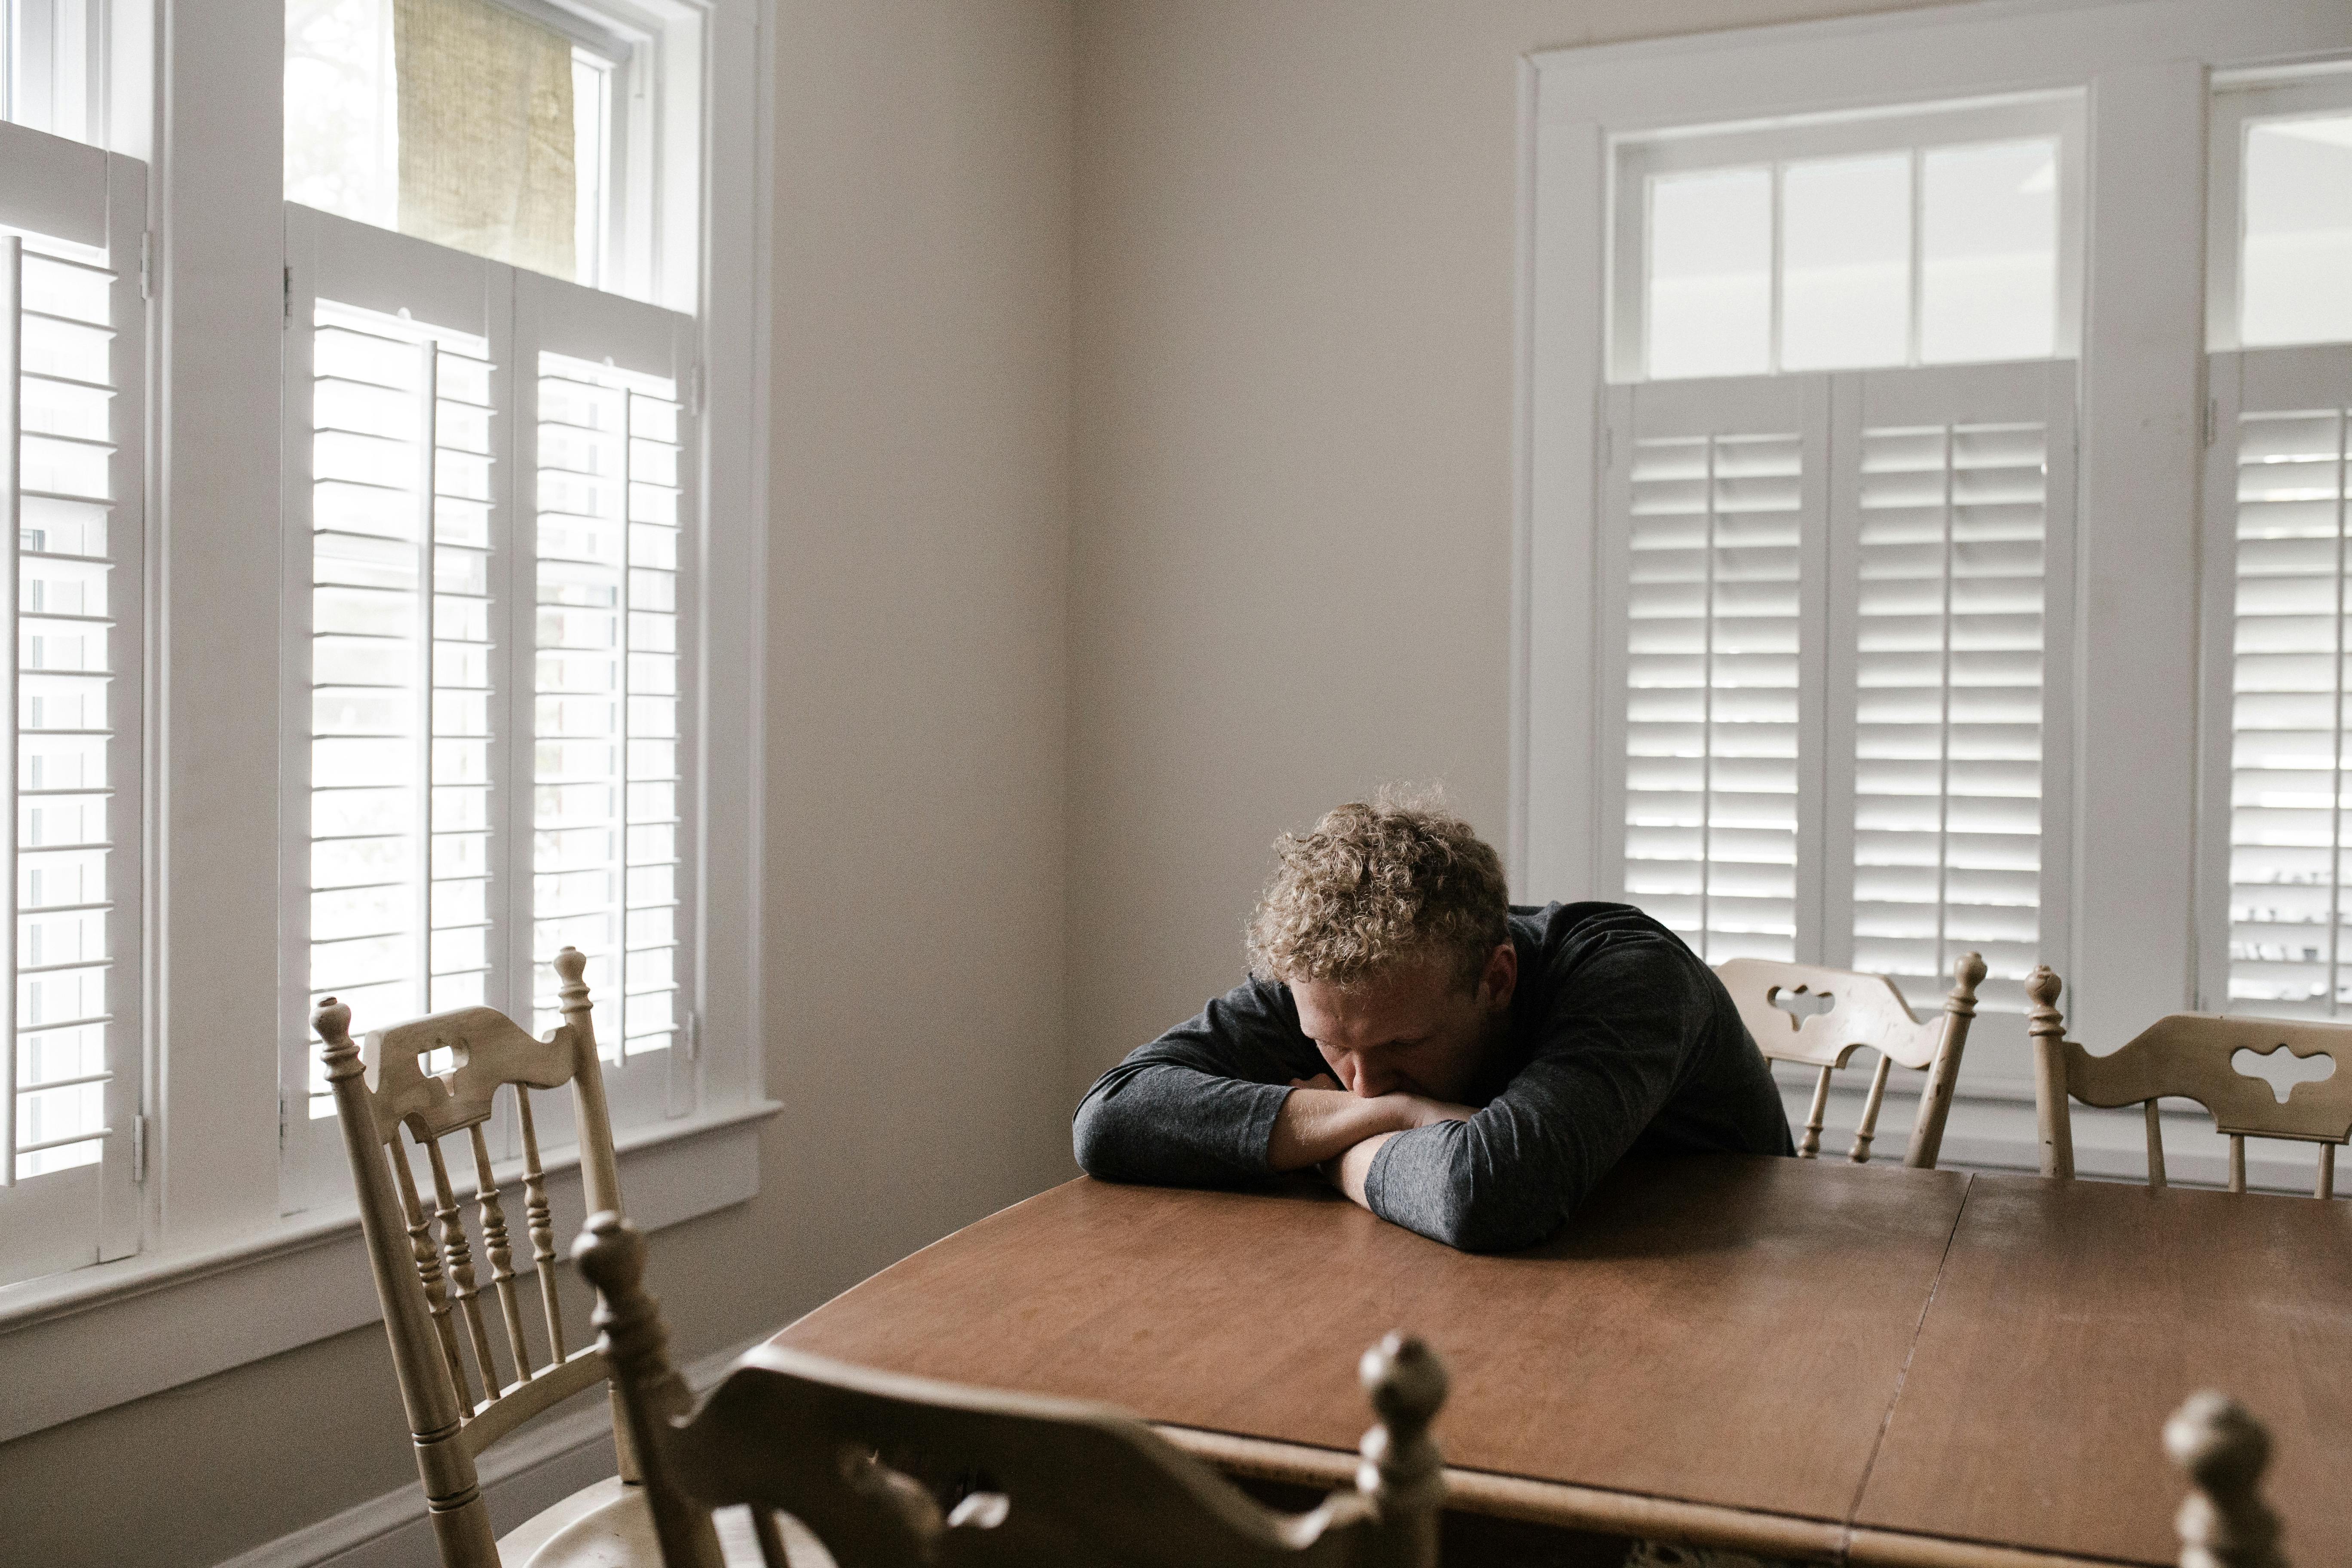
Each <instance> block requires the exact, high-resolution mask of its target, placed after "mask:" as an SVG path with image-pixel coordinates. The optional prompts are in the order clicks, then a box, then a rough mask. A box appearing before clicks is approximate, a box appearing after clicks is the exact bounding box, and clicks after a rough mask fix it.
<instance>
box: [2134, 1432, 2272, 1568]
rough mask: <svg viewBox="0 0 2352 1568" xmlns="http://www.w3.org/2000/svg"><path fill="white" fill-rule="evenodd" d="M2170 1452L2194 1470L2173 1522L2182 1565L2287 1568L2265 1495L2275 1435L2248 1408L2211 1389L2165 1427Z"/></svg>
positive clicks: (2200, 1567)
mask: <svg viewBox="0 0 2352 1568" xmlns="http://www.w3.org/2000/svg"><path fill="white" fill-rule="evenodd" d="M2164 1447H2165V1451H2166V1452H2167V1453H2168V1454H2170V1455H2171V1456H2172V1458H2173V1461H2174V1462H2175V1463H2176V1464H2178V1465H2179V1466H2180V1468H2183V1469H2185V1470H2187V1471H2188V1472H2189V1485H2190V1491H2189V1496H2188V1498H2187V1499H2186V1500H2184V1501H2183V1502H2182V1503H2181V1505H2180V1512H2179V1515H2178V1516H2177V1520H2176V1522H2177V1523H2178V1525H2179V1531H2180V1563H2181V1568H2285V1562H2286V1560H2285V1559H2284V1558H2283V1557H2281V1556H2280V1555H2279V1551H2278V1538H2279V1521H2278V1515H2277V1514H2275V1513H2273V1512H2272V1511H2271V1509H2270V1505H2269V1504H2267V1503H2265V1502H2264V1501H2263V1499H2262V1494H2261V1491H2260V1487H2261V1483H2262V1478H2263V1469H2264V1468H2267V1467H2268V1465H2269V1464H2270V1458H2271V1437H2270V1434H2269V1433H2268V1432H2266V1431H2264V1430H2263V1424H2262V1423H2261V1422H2259V1421H2257V1420H2255V1419H2254V1418H2253V1416H2252V1415H2249V1414H2248V1413H2247V1411H2246V1408H2245V1406H2244V1405H2240V1404H2239V1403H2238V1402H2237V1401H2236V1400H2234V1399H2231V1397H2229V1395H2227V1394H2216V1393H2214V1392H2213V1391H2212V1390H2210V1389H2208V1390H2206V1391H2204V1392H2203V1393H2200V1394H2190V1395H2189V1400H2188V1402H2187V1403H2186V1404H2184V1405H2181V1407H2180V1408H2179V1409H2178V1410H2176V1411H2174V1412H2173V1413H2172V1417H2171V1419H2170V1420H2168V1421H2167V1422H2165V1424H2164Z"/></svg>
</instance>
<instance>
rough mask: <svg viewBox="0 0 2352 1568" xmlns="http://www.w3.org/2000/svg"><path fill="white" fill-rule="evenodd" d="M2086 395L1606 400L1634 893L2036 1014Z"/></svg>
mask: <svg viewBox="0 0 2352 1568" xmlns="http://www.w3.org/2000/svg"><path fill="white" fill-rule="evenodd" d="M2073 401H2074V367H2073V366H2072V365H2071V364H2069V363H2063V362H2053V363H2031V364H2021V365H1980V366H1955V367H1948V368H1947V367H1936V368H1930V369H1911V370H1894V371H1883V372H1861V373H1846V374H1833V375H1832V374H1824V375H1812V376H1797V375H1790V376H1781V377H1777V378H1772V379H1770V380H1761V379H1754V380H1736V381H1734V380H1727V381H1717V382H1697V381H1694V382H1680V383H1672V384H1642V385H1637V386H1631V387H1621V388H1617V389H1614V390H1613V391H1612V397H1611V402H1610V423H1609V452H1610V461H1609V468H1608V473H1607V478H1606V481H1605V482H1606V489H1605V492H1604V494H1605V503H1606V508H1607V511H1608V515H1609V517H1610V519H1611V526H1610V527H1609V528H1608V529H1606V530H1605V531H1604V542H1605V544H1606V546H1607V550H1606V552H1605V557H1604V566H1603V569H1604V571H1605V572H1607V573H1608V574H1609V576H1608V578H1607V579H1606V581H1608V582H1610V583H1611V584H1613V591H1612V594H1611V595H1609V599H1608V603H1609V605H1610V608H1611V610H1612V621H1613V626H1612V627H1611V629H1610V630H1609V631H1608V633H1607V634H1606V635H1607V636H1608V637H1610V639H1611V645H1610V646H1612V647H1613V649H1614V650H1615V651H1616V653H1617V658H1618V663H1617V664H1616V666H1615V668H1614V669H1613V670H1612V675H1611V678H1610V679H1609V682H1608V687H1607V689H1605V691H1604V694H1603V695H1604V700H1606V701H1607V702H1608V703H1609V704H1612V710H1608V711H1606V713H1605V720H1606V721H1607V722H1608V723H1610V724H1611V725H1612V728H1613V731H1614V733H1616V734H1617V735H1619V736H1621V737H1622V742H1621V743H1622V753H1621V754H1620V756H1619V758H1618V759H1616V760H1617V762H1618V770H1619V771H1616V773H1615V776H1614V777H1613V778H1607V777H1605V778H1604V784H1605V785H1607V786H1608V787H1609V789H1610V791H1611V793H1612V813H1611V819H1612V820H1614V821H1616V822H1618V823H1621V824H1622V839H1621V840H1620V841H1619V843H1618V845H1617V846H1616V847H1617V849H1618V850H1619V851H1620V854H1621V856H1622V858H1618V859H1617V860H1616V862H1615V864H1616V866H1617V867H1618V868H1620V869H1619V872H1618V886H1619V887H1620V888H1621V889H1622V894H1623V896H1624V897H1625V898H1626V899H1627V900H1629V901H1631V902H1633V903H1636V904H1639V905H1641V906H1643V908H1645V909H1647V910H1650V911H1651V912H1652V913H1653V914H1654V915H1656V916H1657V917H1658V918H1659V919H1660V920H1661V921H1664V923H1666V924H1667V925H1669V926H1671V927H1672V928H1673V929H1674V930H1675V931H1677V932H1678V933H1680V934H1681V935H1682V936H1683V937H1684V939H1685V941H1687V942H1690V944H1691V946H1692V947H1693V948H1694V949H1695V950H1696V951H1697V952H1700V953H1701V954H1702V955H1703V956H1705V957H1706V959H1707V960H1708V961H1709V962H1711V963H1720V962H1721V961H1723V960H1724V959H1726V958H1729V957H1733V956H1738V955H1744V954H1752V955H1755V956H1759V957H1769V958H1795V959H1799V960H1805V961H1811V962H1821V963H1832V964H1836V965H1840V966H1852V967H1857V968H1862V969H1865V970H1873V971H1877V972H1881V973H1888V974H1891V975H1893V976H1895V979H1896V980H1897V982H1898V984H1901V985H1902V986H1903V987H1904V989H1905V990H1906V993H1907V994H1910V995H1911V996H1912V998H1913V999H1914V1001H1915V1004H1926V1005H1933V1004H1934V1003H1935V1002H1936V1001H1937V999H1938V998H1939V997H1940V995H1941V993H1942V992H1943V990H1944V989H1945V988H1946V986H1947V985H1948V979H1947V978H1946V976H1948V974H1949V972H1950V968H1951V964H1952V962H1953V960H1954V959H1955V958H1957V957H1958V954H1959V953H1961V952H1966V951H1969V950H1971V949H1973V950H1976V951H1979V952H1982V953H1983V954H1984V955H1985V958H1986V961H1987V963H1989V965H1990V968H1991V970H1992V974H1993V979H1992V980H1991V981H1990V983H1989V984H1988V985H1987V987H1986V991H1985V995H1986V999H1987V1003H1988V1005H1989V1006H1990V1008H1992V1009H1994V1010H2007V1011H2012V1012H2014V1011H2021V1009H2022V1006H2023V991H2022V984H2021V982H2022V981H2023V978H2024V976H2025V974H2026V973H2027V972H2028V971H2029V970H2030V969H2031V968H2032V965H2033V964H2034V963H2036V962H2039V960H2040V958H2041V956H2042V952H2043V950H2044V949H2045V948H2052V950H2053V951H2055V948H2054V947H2052V944H2053V943H2055V942H2060V941H2061V940H2063V927H2064V915H2065V910H2064V905H2065V894H2064V887H2063V882H2064V874H2065V873H2064V867H2065V862H2066V853H2065V851H2066V824H2065V818H2064V808H2063V803H2064V800H2065V798H2066V793H2067V778H2068V773H2067V770H2066V768H2065V767H2064V765H2063V757H2059V758H2053V757H2052V756H2051V755H2050V754H2049V748H2048V747H2047V746H2046V745H2045V739H2046V738H2047V737H2048V736H2050V735H2052V734H2063V731H2064V728H2065V724H2064V720H2063V714H2064V712H2065V710H2066V709H2065V704H2066V701H2067V697H2068V693H2067V689H2066V681H2065V679H2064V672H2063V668H2053V666H2052V664H2051V661H2050V660H2049V659H2048V658H2045V650H2046V649H2047V648H2049V647H2063V646H2064V638H2065V629H2064V627H2065V605H2066V603H2067V601H2068V599H2069V598H2070V596H2071V594H2072V591H2073V590H2072V578H2071V569H2070V564H2069V563H2071V560H2072V551H2073V543H2072V538H2073V534H2072V522H2073V502H2072V498H2073V491H2074V466H2073V455H2074V425H2073V415H2072V409H2073ZM2062 662H2063V661H2062ZM1607 732H1610V731H1604V733H1607Z"/></svg>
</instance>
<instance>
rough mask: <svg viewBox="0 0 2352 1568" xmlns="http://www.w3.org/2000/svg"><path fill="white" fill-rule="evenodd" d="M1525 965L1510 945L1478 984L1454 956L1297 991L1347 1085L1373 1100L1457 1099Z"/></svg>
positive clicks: (1313, 1033)
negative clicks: (1467, 978) (1468, 980)
mask: <svg viewBox="0 0 2352 1568" xmlns="http://www.w3.org/2000/svg"><path fill="white" fill-rule="evenodd" d="M1518 967H1519V966H1518V953H1517V950H1516V949H1514V948H1513V947H1512V946H1511V944H1510V943H1508V942H1504V943H1503V944H1501V945H1500V946H1498V947H1496V949H1495V951H1494V952H1493V953H1491V954H1489V955H1488V957H1487V960H1486V971H1485V973H1482V974H1481V975H1480V976H1479V977H1478V981H1477V983H1476V984H1474V985H1465V984H1463V983H1462V972H1461V970H1460V969H1459V968H1458V967H1456V965H1455V964H1454V962H1453V960H1452V959H1451V958H1450V957H1449V958H1443V959H1418V960H1414V961H1412V962H1410V963H1401V964H1398V965H1396V966H1395V967H1393V968H1391V969H1388V970H1384V971H1382V972H1381V973H1378V974H1374V975H1371V976H1369V977H1367V978H1366V979H1363V980H1360V981H1359V982H1357V983H1356V984H1353V985H1349V986H1347V987H1344V988H1343V987H1340V986H1338V985H1334V984H1331V983H1330V982H1328V981H1323V980H1297V981H1293V982H1291V985H1290V995H1291V999H1292V1000H1293V1001H1295V1002H1296V1003H1297V1005H1298V1026H1299V1028H1300V1029H1302V1030H1304V1031H1305V1032H1306V1035H1307V1038H1308V1039H1310V1040H1312V1041H1314V1042H1315V1048H1316V1049H1317V1050H1318V1051H1320V1052H1322V1053H1323V1059H1324V1061H1325V1062H1327V1063H1328V1064H1329V1066H1330V1068H1331V1076H1332V1077H1333V1078H1335V1079H1338V1080H1339V1087H1340V1088H1342V1089H1347V1090H1348V1091H1349V1092H1350V1093H1353V1094H1359V1095H1361V1096H1363V1097H1364V1098H1365V1099H1367V1100H1369V1099H1370V1098H1372V1097H1373V1096H1375V1095H1381V1094H1391V1093H1395V1092H1398V1091H1402V1092H1403V1093H1406V1094H1418V1095H1423V1096H1426V1097H1427V1098H1429V1099H1431V1100H1447V1101H1450V1102H1454V1103H1457V1104H1458V1103H1460V1102H1461V1101H1462V1100H1463V1099H1464V1097H1465V1096H1466V1095H1467V1094H1469V1092H1470V1089H1471V1086H1472V1085H1473V1084H1474V1083H1475V1082H1476V1081H1477V1077H1478V1069H1479V1068H1480V1066H1481V1065H1483V1063H1484V1061H1485V1058H1486V1047H1487V1046H1488V1045H1489V1044H1490V1043H1491V1042H1492V1040H1493V1039H1494V1037H1496V1035H1497V1034H1498V1033H1499V1032H1500V1031H1499V1025H1500V1024H1501V1022H1502V1019H1503V1016H1504V1015H1505V1014H1506V1013H1507V1011H1508V1010H1509V1007H1510V1005H1511V992H1512V989H1513V988H1514V985H1515V984H1516V983H1517V979H1518Z"/></svg>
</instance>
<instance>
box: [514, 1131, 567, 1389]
mask: <svg viewBox="0 0 2352 1568" xmlns="http://www.w3.org/2000/svg"><path fill="white" fill-rule="evenodd" d="M515 1110H516V1113H517V1120H518V1121H520V1122H521V1123H522V1197H523V1218H524V1223H525V1224H526V1225H527V1226H529V1227H530V1257H531V1264H532V1267H533V1268H535V1269H536V1270H537V1271H538V1274H539V1304H540V1309H541V1311H542V1312H543V1313H544V1314H545V1315H546V1318H547V1350H548V1360H549V1362H550V1363H555V1362H560V1361H562V1359H563V1356H564V1349H563V1302H562V1298H560V1297H558V1296H557V1295H556V1293H555V1226H554V1222H553V1216H552V1215H551V1212H550V1210H549V1208H548V1205H547V1176H546V1174H545V1173H543V1172H542V1171H541V1169H540V1164H539V1129H538V1128H537V1127H535V1126H533V1125H532V1124H531V1119H530V1089H525V1088H524V1087H523V1086H522V1085H520V1084H517V1085H516V1086H515Z"/></svg>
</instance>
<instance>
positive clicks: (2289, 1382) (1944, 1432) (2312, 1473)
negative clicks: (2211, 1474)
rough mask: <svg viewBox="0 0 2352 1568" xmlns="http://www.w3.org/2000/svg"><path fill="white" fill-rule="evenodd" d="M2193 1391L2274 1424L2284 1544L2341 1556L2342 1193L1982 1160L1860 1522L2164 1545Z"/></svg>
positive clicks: (2350, 1223) (2345, 1330)
mask: <svg viewBox="0 0 2352 1568" xmlns="http://www.w3.org/2000/svg"><path fill="white" fill-rule="evenodd" d="M2200 1388H2218V1389H2221V1390H2222V1391H2223V1392H2225V1393H2228V1394H2234V1395H2236V1396H2237V1397H2238V1399H2239V1400H2241V1401H2242V1403H2243V1404H2244V1405H2246V1407H2247V1408H2248V1409H2250V1410H2252V1412H2253V1413H2254V1414H2255V1415H2257V1416H2258V1417H2260V1418H2261V1420H2262V1421H2263V1424H2264V1425H2266V1426H2269V1427H2270V1429H2271V1435H2272V1437H2273V1442H2274V1445H2275V1447H2274V1448H2273V1458H2272V1461H2271V1471H2270V1477H2269V1480H2268V1482H2267V1485H2266V1490H2267V1492H2268V1494H2269V1497H2270V1500H2271V1503H2272V1506H2273V1507H2274V1508H2276V1509H2277V1510H2278V1511H2279V1514H2280V1517H2281V1518H2282V1520H2284V1523H2285V1528H2286V1533H2285V1537H2284V1548H2285V1551H2286V1554H2287V1556H2288V1559H2289V1560H2290V1561H2292V1562H2294V1563H2306V1564H2318V1563H2345V1562H2352V1485H2347V1479H2346V1470H2347V1464H2352V1205H2347V1204H2343V1203H2319V1202H2316V1201H2315V1200H2313V1199H2310V1198H2294V1197H2279V1196H2273V1195H2268V1194H2251V1195H2238V1194H2230V1193H2215V1192H2193V1191H2191V1192H2185V1191H2182V1190H2181V1189H2179V1188H2178V1187H2174V1188H2168V1189H2163V1190H2159V1191H2154V1192H2151V1191H2150V1190H2148V1189H2147V1188H2146V1187H2144V1186H2137V1185H2131V1186H2126V1185H2124V1184H2119V1183H2113V1182H2051V1181H2043V1180H2042V1178H2040V1177H2038V1176H1990V1175H1986V1176H1978V1177H1977V1178H1975V1180H1974V1181H1973V1182H1972V1183H1971V1184H1970V1185H1969V1201H1968V1206H1967V1207H1966V1209H1964V1210H1963V1211H1962V1213H1961V1215H1960V1225H1959V1229H1958V1231H1957V1232H1956V1233H1955V1234H1954V1236H1953V1237H1952V1252H1951V1257H1950V1258H1949V1259H1948V1261H1947V1262H1946V1264H1945V1266H1944V1271H1943V1279H1942V1280H1941V1281H1940V1283H1939V1284H1938V1285H1937V1290H1936V1300H1935V1302H1934V1305H1933V1306H1932V1307H1930V1308H1929V1310H1928V1312H1927V1321H1926V1322H1925V1323H1924V1324H1923V1325H1922V1327H1921V1330H1920V1334H1919V1342H1918V1347H1917V1349H1916V1351H1915V1352H1913V1355H1912V1358H1911V1370H1910V1373H1909V1375H1908V1376H1907V1377H1906V1379H1905V1380H1904V1384H1903V1394H1902V1397H1901V1398H1900V1399H1899V1400H1897V1401H1896V1402H1895V1416H1894V1419H1893V1421H1892V1422H1890V1423H1889V1425H1888V1426H1887V1432H1886V1440H1885V1443H1884V1444H1883V1445H1882V1446H1881V1447H1880V1448H1879V1452H1878V1460H1877V1463H1876V1464H1875V1465H1874V1466H1873V1467H1872V1469H1871V1472H1870V1484H1869V1486H1868V1487H1867V1488H1866V1489H1864V1492H1863V1495H1862V1506H1861V1509H1860V1510H1858V1513H1857V1515H1856V1523H1857V1524H1859V1525H1862V1526H1864V1527H1871V1526H1878V1527H1884V1528H1888V1529H1895V1530H1901V1531H1911V1532H1916V1533H1925V1534H1931V1535H1948V1536H1963V1537H1974V1538H1977V1539H1996V1540H2000V1541H2005V1542H2014V1543H2016V1544H2019V1545H2022V1546H2030V1547H2035V1548H2039V1549H2042V1550H2044V1551H2050V1552H2072V1553H2079V1554H2082V1555H2086V1556H2091V1555H2105V1556H2111V1557H2125V1558H2128V1559H2131V1560H2133V1561H2137V1562H2143V1563H2173V1562H2176V1561H2178V1560H2179V1553H2180V1541H2179V1536H2178V1535H2176V1534H2175V1533H2174V1531H2173V1525H2172V1516H2173V1512H2174V1510H2176V1509H2178V1508H2179V1506H2180V1499H2181V1494H2182V1490H2183V1484H2182V1479H2181V1475H2180V1472H2179V1470H2178V1469H2176V1468H2173V1466H2172V1465H2171V1464H2170V1463H2169V1462H2168V1460H2167V1459H2166V1458H2165V1457H2164V1454H2163V1449H2162V1447H2161V1440H2160V1437H2159V1434H2160V1433H2161V1431H2162V1429H2163V1426H2164V1418H2165V1417H2166V1416H2168V1415H2170V1414H2171V1413H2172V1412H2173V1410H2174V1409H2176V1408H2177V1407H2178V1406H2179V1404H2180V1402H2181V1400H2182V1399H2184V1398H2185V1397H2187V1396H2188V1395H2189V1394H2191V1393H2193V1392H2195V1391H2196V1390H2197V1389H2200Z"/></svg>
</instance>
